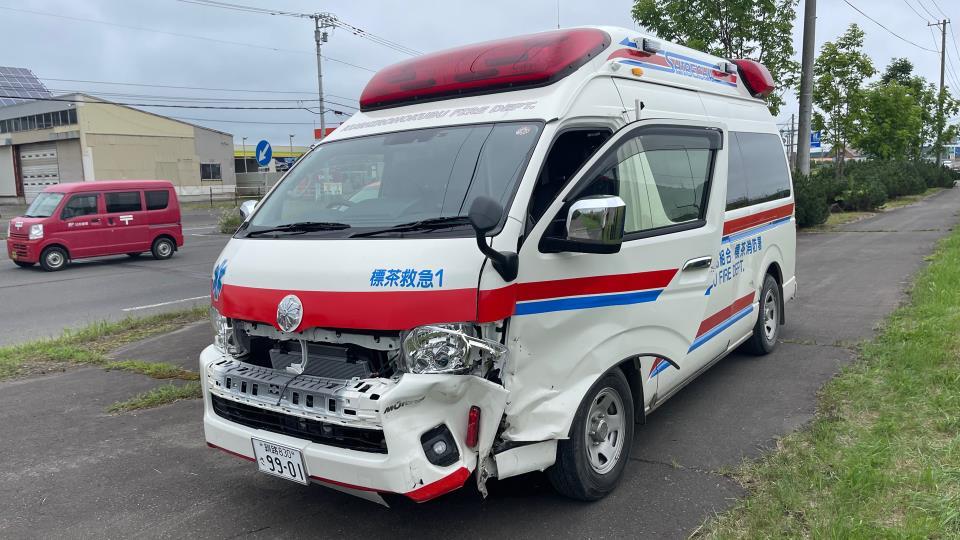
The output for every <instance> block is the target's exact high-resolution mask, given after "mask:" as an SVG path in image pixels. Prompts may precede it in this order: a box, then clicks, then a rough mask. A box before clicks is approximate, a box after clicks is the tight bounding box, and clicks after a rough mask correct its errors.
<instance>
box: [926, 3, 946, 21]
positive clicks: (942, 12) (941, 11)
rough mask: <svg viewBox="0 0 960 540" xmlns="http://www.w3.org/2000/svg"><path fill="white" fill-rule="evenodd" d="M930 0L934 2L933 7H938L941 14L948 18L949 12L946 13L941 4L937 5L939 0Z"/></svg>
mask: <svg viewBox="0 0 960 540" xmlns="http://www.w3.org/2000/svg"><path fill="white" fill-rule="evenodd" d="M930 2H932V3H933V7H935V8H937V11H939V12H940V14H941V15H943V16H944V18H947V14H946V13H944V11H943V10H942V9H940V6H939V5H937V0H930Z"/></svg>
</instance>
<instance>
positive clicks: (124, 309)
mask: <svg viewBox="0 0 960 540" xmlns="http://www.w3.org/2000/svg"><path fill="white" fill-rule="evenodd" d="M204 298H210V297H209V296H207V295H204V296H194V297H193V298H182V299H180V300H171V301H169V302H160V303H159V304H150V305H147V306H136V307H128V308H123V309H122V310H121V311H137V310H139V309H150V308H155V307H162V306H169V305H170V304H180V303H182V302H192V301H194V300H203V299H204Z"/></svg>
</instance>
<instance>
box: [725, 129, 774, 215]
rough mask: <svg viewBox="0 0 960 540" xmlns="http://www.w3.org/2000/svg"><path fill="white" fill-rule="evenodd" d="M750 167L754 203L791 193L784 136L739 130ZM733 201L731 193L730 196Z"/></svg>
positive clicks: (742, 149) (745, 159) (743, 155)
mask: <svg viewBox="0 0 960 540" xmlns="http://www.w3.org/2000/svg"><path fill="white" fill-rule="evenodd" d="M736 137H737V140H738V141H739V143H740V154H741V156H742V158H743V164H744V166H745V168H746V170H747V193H748V195H749V198H750V204H759V203H762V202H767V201H773V200H776V199H782V198H784V197H789V196H790V171H789V170H787V160H786V156H785V155H784V153H783V143H782V142H781V141H780V137H778V136H776V135H773V134H770V133H746V132H740V133H736ZM727 199H728V202H729V196H728V197H727Z"/></svg>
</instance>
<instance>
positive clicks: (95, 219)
mask: <svg viewBox="0 0 960 540" xmlns="http://www.w3.org/2000/svg"><path fill="white" fill-rule="evenodd" d="M90 223H100V218H98V217H95V218H93V219H91V220H90Z"/></svg>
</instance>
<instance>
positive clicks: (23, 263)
mask: <svg viewBox="0 0 960 540" xmlns="http://www.w3.org/2000/svg"><path fill="white" fill-rule="evenodd" d="M13 264H15V265H17V266H19V267H20V268H30V267H31V266H33V265H35V264H37V263H32V262H26V261H13Z"/></svg>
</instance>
